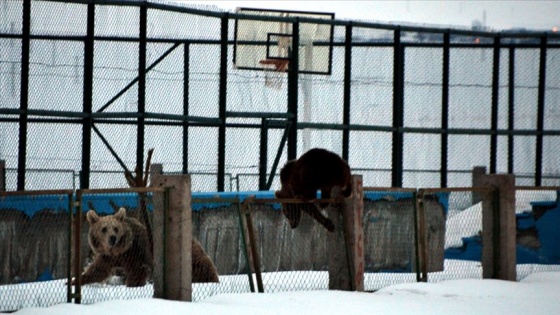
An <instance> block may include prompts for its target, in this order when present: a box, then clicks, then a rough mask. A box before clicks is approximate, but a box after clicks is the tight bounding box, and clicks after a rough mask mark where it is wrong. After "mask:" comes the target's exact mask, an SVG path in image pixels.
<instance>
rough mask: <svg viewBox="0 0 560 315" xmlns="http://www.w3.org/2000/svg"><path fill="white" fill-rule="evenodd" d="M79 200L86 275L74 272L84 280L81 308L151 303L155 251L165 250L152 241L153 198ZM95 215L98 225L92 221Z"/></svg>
mask: <svg viewBox="0 0 560 315" xmlns="http://www.w3.org/2000/svg"><path fill="white" fill-rule="evenodd" d="M80 194H81V200H80V201H81V205H80V209H82V211H81V214H80V218H79V219H80V220H81V224H80V225H81V227H82V228H81V231H80V236H79V241H80V246H79V248H80V253H79V255H80V257H81V259H80V261H81V269H80V270H78V271H76V270H74V271H73V272H74V273H76V272H80V273H81V274H82V275H81V279H82V286H81V303H82V304H92V303H97V302H101V301H106V300H114V299H134V298H150V297H152V296H153V286H152V283H153V279H152V278H151V272H152V269H153V260H152V259H153V258H152V246H161V245H159V244H151V241H150V239H151V233H152V231H154V228H153V224H152V222H153V221H152V214H153V207H154V205H153V194H152V193H150V192H148V193H145V192H144V193H139V192H134V191H126V192H120V191H117V190H114V191H111V190H100V191H95V190H88V191H85V192H84V193H80ZM142 200H144V201H142ZM142 204H145V208H144V209H145V210H143V208H142V207H143V206H142ZM121 208H124V211H125V212H124V217H123V214H122V213H119V210H120V209H121ZM91 210H93V211H94V212H95V213H96V214H97V215H98V216H99V219H97V220H95V219H92V218H91V215H88V213H89V211H91ZM144 211H146V212H144ZM145 214H147V219H148V223H146V219H145V218H146V217H145ZM139 226H141V227H139ZM148 231H150V232H148ZM129 232H130V234H129Z"/></svg>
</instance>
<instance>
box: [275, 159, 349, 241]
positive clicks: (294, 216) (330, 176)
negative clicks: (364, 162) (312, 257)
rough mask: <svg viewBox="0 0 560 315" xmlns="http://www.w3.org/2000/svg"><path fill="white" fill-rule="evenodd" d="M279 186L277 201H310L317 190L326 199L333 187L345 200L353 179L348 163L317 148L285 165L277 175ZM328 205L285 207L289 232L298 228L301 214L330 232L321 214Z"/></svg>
mask: <svg viewBox="0 0 560 315" xmlns="http://www.w3.org/2000/svg"><path fill="white" fill-rule="evenodd" d="M280 182H281V184H282V187H281V188H280V190H278V191H276V193H275V196H276V198H300V199H303V200H312V199H316V198H317V190H321V198H324V199H329V198H330V197H331V190H332V188H333V187H335V186H338V187H340V189H341V190H342V195H343V196H344V197H349V196H350V195H351V194H352V176H351V174H350V166H348V163H346V161H344V160H343V159H342V158H341V157H340V156H338V155H337V154H336V153H333V152H330V151H327V150H325V149H320V148H315V149H311V150H309V151H307V152H306V153H304V154H303V155H302V156H300V157H299V159H297V160H292V161H288V162H287V163H286V164H285V165H284V167H283V168H282V170H281V171H280ZM327 205H328V203H319V205H318V207H313V206H309V205H306V204H292V205H290V206H288V205H287V204H284V205H282V211H283V212H284V215H285V216H286V217H287V218H288V221H289V222H290V226H291V227H292V228H296V227H297V226H298V225H299V221H300V219H301V212H302V211H304V212H306V213H308V214H309V215H310V216H311V217H312V218H314V219H315V220H317V222H319V223H321V224H322V225H323V226H325V228H327V230H329V231H331V232H332V231H334V225H333V223H332V221H331V220H329V219H328V218H326V217H325V216H323V215H322V214H321V209H323V208H325V207H326V206H327Z"/></svg>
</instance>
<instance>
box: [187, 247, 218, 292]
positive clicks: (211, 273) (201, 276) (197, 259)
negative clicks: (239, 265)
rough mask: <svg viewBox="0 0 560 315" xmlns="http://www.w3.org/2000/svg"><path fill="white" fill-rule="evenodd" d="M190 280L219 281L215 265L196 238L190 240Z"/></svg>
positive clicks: (195, 281) (194, 281)
mask: <svg viewBox="0 0 560 315" xmlns="http://www.w3.org/2000/svg"><path fill="white" fill-rule="evenodd" d="M192 282H193V283H197V282H220V280H219V279H218V272H217V270H216V266H214V263H213V262H212V259H211V258H210V256H208V255H207V254H206V253H205V252H204V249H203V248H202V245H200V243H199V242H198V240H196V239H194V238H193V240H192Z"/></svg>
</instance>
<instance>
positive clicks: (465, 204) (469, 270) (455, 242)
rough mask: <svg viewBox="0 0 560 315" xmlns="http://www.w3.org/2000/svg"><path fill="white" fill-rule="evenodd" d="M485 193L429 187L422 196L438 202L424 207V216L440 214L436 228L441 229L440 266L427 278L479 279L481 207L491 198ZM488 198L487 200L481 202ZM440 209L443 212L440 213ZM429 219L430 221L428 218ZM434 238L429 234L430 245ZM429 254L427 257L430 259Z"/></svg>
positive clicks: (480, 276) (428, 226) (430, 224)
mask: <svg viewBox="0 0 560 315" xmlns="http://www.w3.org/2000/svg"><path fill="white" fill-rule="evenodd" d="M487 198H490V195H488V192H484V191H483V192H481V191H475V190H473V189H470V188H465V189H462V188H457V189H456V190H445V189H442V190H439V191H438V190H437V189H435V190H431V191H430V193H428V194H426V195H424V198H423V199H424V200H425V202H427V201H431V202H432V203H435V202H437V204H438V206H437V207H427V208H426V216H427V217H430V216H432V217H433V216H434V215H436V213H437V214H440V215H439V216H438V217H437V218H438V221H437V222H438V223H436V225H437V224H440V223H442V224H443V225H440V226H439V229H442V230H443V231H444V238H443V239H442V240H443V244H440V245H442V246H441V249H443V250H444V252H443V253H442V254H443V255H442V256H440V257H438V258H439V259H442V260H443V261H441V263H443V266H442V267H443V268H442V269H440V270H437V271H435V272H430V273H429V274H428V281H442V280H451V279H461V278H475V279H481V278H482V265H481V261H482V207H483V204H482V203H483V202H488V201H489V200H491V199H487ZM483 200H487V201H483ZM441 211H443V213H441ZM428 221H429V220H428ZM433 228H434V225H433V223H428V225H427V227H426V229H427V233H428V234H429V233H431V231H432V229H433ZM432 241H433V240H431V239H430V237H429V236H428V242H427V244H429V246H431V245H432V244H430V243H431V242H432ZM432 258H433V256H429V258H428V259H432Z"/></svg>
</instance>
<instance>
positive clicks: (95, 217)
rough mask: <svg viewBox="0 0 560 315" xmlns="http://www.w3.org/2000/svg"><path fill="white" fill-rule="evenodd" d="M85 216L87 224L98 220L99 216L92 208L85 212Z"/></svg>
mask: <svg viewBox="0 0 560 315" xmlns="http://www.w3.org/2000/svg"><path fill="white" fill-rule="evenodd" d="M86 218H87V220H88V222H89V224H94V223H95V222H97V221H99V216H98V215H97V213H95V211H93V210H89V211H88V212H87V214H86Z"/></svg>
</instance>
